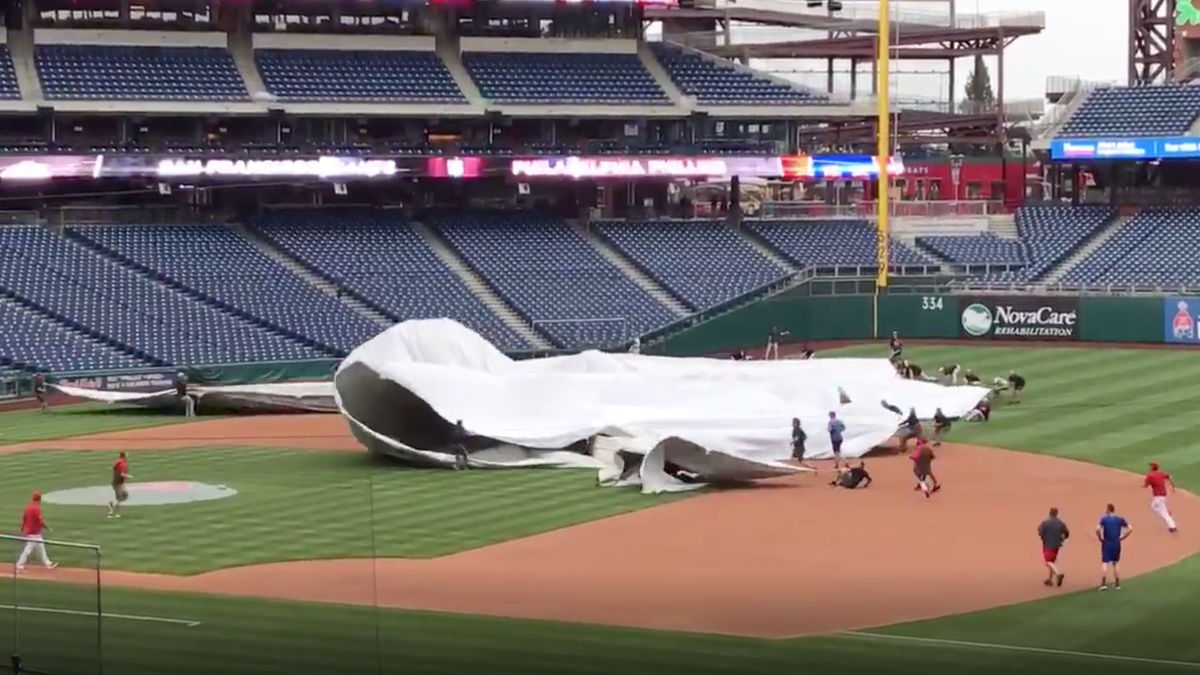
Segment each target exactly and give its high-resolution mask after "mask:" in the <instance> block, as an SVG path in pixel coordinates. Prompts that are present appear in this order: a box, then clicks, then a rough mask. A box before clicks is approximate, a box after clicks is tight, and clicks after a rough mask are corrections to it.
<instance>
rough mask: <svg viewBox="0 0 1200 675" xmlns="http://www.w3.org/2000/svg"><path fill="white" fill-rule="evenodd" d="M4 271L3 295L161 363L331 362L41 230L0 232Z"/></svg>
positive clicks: (0, 282) (0, 260)
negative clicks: (314, 360)
mask: <svg viewBox="0 0 1200 675" xmlns="http://www.w3.org/2000/svg"><path fill="white" fill-rule="evenodd" d="M0 269H3V270H4V274H3V275H2V276H0V293H3V294H6V295H8V296H10V297H12V298H14V299H16V300H17V301H18V302H20V303H22V304H25V305H28V306H31V307H34V308H36V309H39V310H41V311H43V312H47V313H51V314H52V315H53V316H54V318H56V319H58V320H59V321H61V322H62V323H64V324H66V325H67V326H69V327H71V328H76V329H79V330H82V331H85V332H87V333H88V334H90V335H95V336H99V337H102V338H104V339H107V340H111V341H113V342H116V343H118V344H120V345H123V346H126V347H129V348H130V349H132V350H134V353H135V354H137V355H139V356H144V357H145V358H149V359H153V360H156V361H159V362H162V363H167V364H172V365H179V366H197V365H204V364H223V363H250V362H256V361H281V360H299V359H312V358H321V357H324V356H326V355H325V354H323V353H321V352H319V351H316V350H314V349H312V348H311V347H308V346H306V345H304V344H301V343H300V342H298V341H296V340H291V339H288V338H285V337H283V336H281V335H279V334H277V333H274V332H271V331H268V330H266V329H264V328H262V327H260V326H257V325H255V324H253V323H251V322H249V321H246V320H243V319H240V318H238V317H236V316H234V315H232V314H230V313H228V312H224V311H221V310H219V309H217V308H215V307H212V306H211V305H207V304H204V303H202V302H198V301H196V300H194V299H192V298H190V297H188V296H186V295H183V294H182V293H180V292H178V291H176V290H174V289H171V288H168V287H167V286H165V285H163V284H161V283H156V282H155V281H153V280H152V279H150V278H149V277H147V276H145V275H143V274H140V273H138V272H135V271H134V270H132V269H130V268H128V267H125V266H123V265H121V264H119V263H117V262H114V261H112V260H111V259H109V258H106V257H104V256H103V255H101V254H100V253H98V252H96V251H94V250H92V249H89V248H87V247H85V246H84V245H82V244H78V243H75V242H72V241H68V240H67V239H64V238H62V237H58V236H56V235H54V234H51V233H50V232H48V231H46V230H44V229H42V228H40V227H25V226H22V227H0Z"/></svg>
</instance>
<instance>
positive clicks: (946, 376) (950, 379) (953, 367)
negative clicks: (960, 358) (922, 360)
mask: <svg viewBox="0 0 1200 675" xmlns="http://www.w3.org/2000/svg"><path fill="white" fill-rule="evenodd" d="M961 370H962V369H961V368H959V367H958V364H957V363H947V364H946V365H944V366H942V367H941V368H938V372H939V373H941V375H942V379H943V380H944V381H945V382H946V384H958V375H959V372H960V371H961Z"/></svg>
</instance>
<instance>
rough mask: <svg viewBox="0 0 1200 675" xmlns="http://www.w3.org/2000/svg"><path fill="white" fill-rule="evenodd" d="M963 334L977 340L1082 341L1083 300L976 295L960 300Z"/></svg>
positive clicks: (1064, 297) (1056, 297) (961, 330)
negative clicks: (1080, 321) (1080, 322)
mask: <svg viewBox="0 0 1200 675" xmlns="http://www.w3.org/2000/svg"><path fill="white" fill-rule="evenodd" d="M959 312H960V317H959V329H960V332H959V335H960V336H961V337H964V338H969V339H977V340H1030V341H1036V340H1055V341H1061V340H1078V339H1079V299H1078V298H1075V297H1066V296H1062V297H1060V296H1043V297H1039V296H1029V295H972V296H963V297H962V298H960V299H959Z"/></svg>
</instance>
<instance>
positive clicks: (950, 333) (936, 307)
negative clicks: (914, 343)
mask: <svg viewBox="0 0 1200 675" xmlns="http://www.w3.org/2000/svg"><path fill="white" fill-rule="evenodd" d="M958 324H959V312H958V301H957V300H956V299H955V297H954V296H953V295H908V294H904V295H881V296H880V297H879V334H880V335H890V334H891V332H892V331H899V333H900V335H902V336H904V337H906V338H926V339H930V338H956V337H958Z"/></svg>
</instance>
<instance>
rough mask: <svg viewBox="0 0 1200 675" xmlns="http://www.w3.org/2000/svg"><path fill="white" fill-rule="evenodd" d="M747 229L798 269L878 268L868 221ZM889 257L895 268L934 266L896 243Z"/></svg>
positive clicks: (771, 223)
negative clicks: (844, 266)
mask: <svg viewBox="0 0 1200 675" xmlns="http://www.w3.org/2000/svg"><path fill="white" fill-rule="evenodd" d="M746 227H748V228H749V229H750V231H751V232H753V233H755V234H757V235H758V236H759V237H761V238H762V239H763V240H764V241H765V242H767V243H768V244H770V245H771V246H772V247H774V248H775V249H776V250H778V251H779V252H780V253H782V254H783V255H784V256H785V257H787V258H788V259H789V260H791V261H792V262H794V263H796V264H797V265H813V266H817V267H834V266H837V265H858V266H864V267H873V266H874V265H875V256H876V248H877V245H878V242H879V239H878V235H877V233H876V230H875V226H874V225H872V224H870V223H868V222H866V221H861V220H841V221H838V220H810V221H803V220H748V221H746ZM889 254H890V256H889V257H890V260H891V264H892V265H893V266H895V265H931V264H933V262H932V261H931V260H929V259H927V258H926V257H925V256H922V255H921V254H919V253H917V252H916V251H913V250H912V249H910V248H908V247H907V246H905V245H904V244H902V243H900V242H898V241H895V240H893V241H892V242H891V247H890V249H889Z"/></svg>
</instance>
